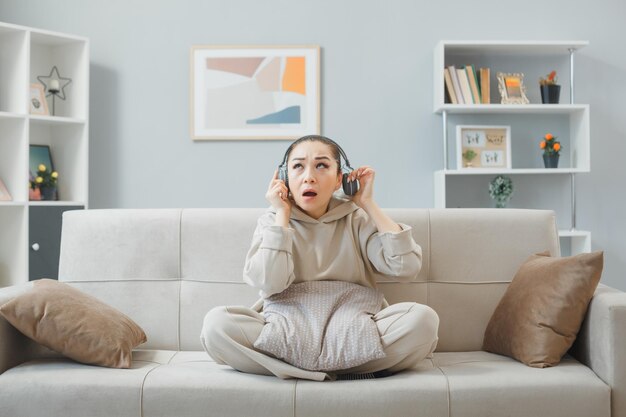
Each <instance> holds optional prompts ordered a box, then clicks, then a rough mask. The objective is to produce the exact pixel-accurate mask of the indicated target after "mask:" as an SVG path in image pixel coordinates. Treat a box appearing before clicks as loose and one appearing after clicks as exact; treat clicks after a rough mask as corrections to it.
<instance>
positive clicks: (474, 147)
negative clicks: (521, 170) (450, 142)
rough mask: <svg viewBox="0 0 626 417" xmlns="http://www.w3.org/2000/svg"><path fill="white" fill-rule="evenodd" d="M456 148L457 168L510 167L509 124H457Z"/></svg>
mask: <svg viewBox="0 0 626 417" xmlns="http://www.w3.org/2000/svg"><path fill="white" fill-rule="evenodd" d="M456 149H457V154H456V164H457V165H456V166H457V169H458V170H471V169H473V170H476V169H511V126H476V125H457V127H456ZM472 153H473V154H474V156H473V157H472ZM464 156H465V157H466V158H464Z"/></svg>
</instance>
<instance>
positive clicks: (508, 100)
mask: <svg viewBox="0 0 626 417" xmlns="http://www.w3.org/2000/svg"><path fill="white" fill-rule="evenodd" d="M496 78H497V79H498V90H499V91H500V97H501V100H500V103H501V104H528V103H529V100H528V97H526V86H525V85H524V74H523V73H521V72H515V73H505V72H498V73H497V74H496Z"/></svg>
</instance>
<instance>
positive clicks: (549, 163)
mask: <svg viewBox="0 0 626 417" xmlns="http://www.w3.org/2000/svg"><path fill="white" fill-rule="evenodd" d="M543 165H544V166H545V167H546V168H558V167H559V154H558V153H555V154H552V155H546V154H543Z"/></svg>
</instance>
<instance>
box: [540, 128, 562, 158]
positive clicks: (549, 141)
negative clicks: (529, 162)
mask: <svg viewBox="0 0 626 417" xmlns="http://www.w3.org/2000/svg"><path fill="white" fill-rule="evenodd" d="M539 147H540V148H541V149H543V154H544V155H559V152H560V151H561V143H560V142H558V141H557V140H556V136H553V135H552V133H546V135H545V136H544V137H543V139H542V141H541V143H540V144H539Z"/></svg>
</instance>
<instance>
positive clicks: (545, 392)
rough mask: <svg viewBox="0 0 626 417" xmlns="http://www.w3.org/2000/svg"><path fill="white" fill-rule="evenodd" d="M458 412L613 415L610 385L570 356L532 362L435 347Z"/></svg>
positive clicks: (480, 416)
mask: <svg viewBox="0 0 626 417" xmlns="http://www.w3.org/2000/svg"><path fill="white" fill-rule="evenodd" d="M433 362H434V364H435V366H436V367H437V368H439V370H441V372H442V373H443V374H444V375H445V377H446V380H447V381H448V386H449V389H450V411H449V414H439V415H450V416H454V417H484V416H493V417H496V416H507V417H528V416H550V417H585V416H587V417H589V416H594V417H609V416H611V389H610V387H609V386H608V385H607V384H605V383H604V382H603V381H602V380H601V379H600V378H598V376H597V375H596V374H595V373H594V372H593V371H592V370H591V369H589V368H587V367H586V366H584V365H582V364H581V363H580V362H578V361H577V360H575V359H573V358H572V357H570V356H565V357H564V358H563V360H562V361H561V364H560V365H559V366H555V367H551V368H543V369H541V368H533V367H529V366H526V365H524V364H522V363H520V362H518V361H516V360H514V359H512V358H509V357H506V356H501V355H496V354H493V353H488V352H480V351H479V352H449V353H447V352H446V353H435V354H434V359H433Z"/></svg>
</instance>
